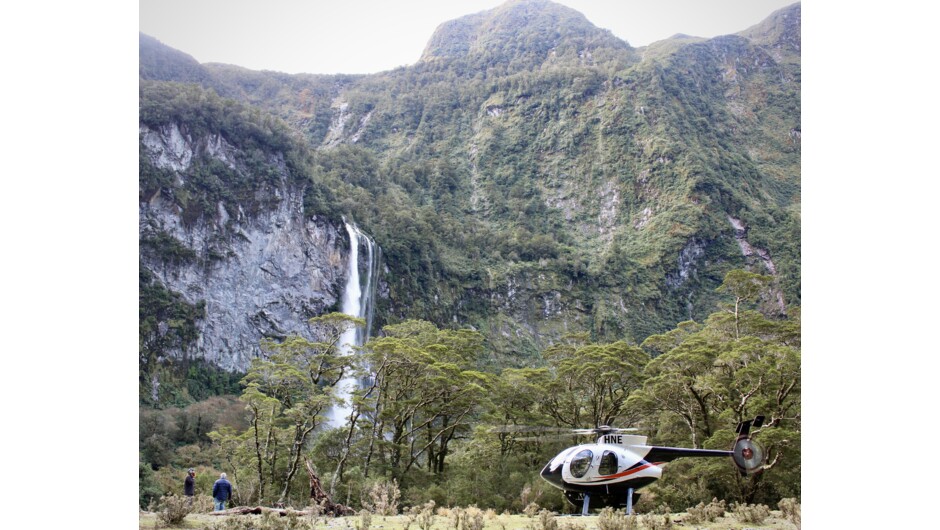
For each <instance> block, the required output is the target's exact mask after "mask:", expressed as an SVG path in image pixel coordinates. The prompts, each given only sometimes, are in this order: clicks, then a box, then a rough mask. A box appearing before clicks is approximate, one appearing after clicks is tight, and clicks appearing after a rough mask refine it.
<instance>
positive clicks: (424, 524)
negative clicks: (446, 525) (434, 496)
mask: <svg viewBox="0 0 940 530" xmlns="http://www.w3.org/2000/svg"><path fill="white" fill-rule="evenodd" d="M416 522H417V523H418V528H420V529H421V530H431V527H432V526H434V501H428V502H427V504H425V505H424V506H422V507H421V508H420V509H419V511H418V516H417V518H416Z"/></svg>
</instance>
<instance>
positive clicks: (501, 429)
mask: <svg viewBox="0 0 940 530" xmlns="http://www.w3.org/2000/svg"><path fill="white" fill-rule="evenodd" d="M490 432H493V433H517V432H521V433H527V432H551V433H556V432H571V429H570V428H568V427H548V426H542V425H494V426H493V427H490Z"/></svg>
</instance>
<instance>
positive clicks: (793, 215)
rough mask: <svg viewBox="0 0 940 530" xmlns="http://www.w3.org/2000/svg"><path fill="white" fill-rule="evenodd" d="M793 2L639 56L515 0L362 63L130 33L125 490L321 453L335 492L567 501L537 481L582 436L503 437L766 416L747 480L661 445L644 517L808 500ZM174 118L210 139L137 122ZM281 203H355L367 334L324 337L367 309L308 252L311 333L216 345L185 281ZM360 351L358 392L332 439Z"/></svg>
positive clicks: (672, 431)
mask: <svg viewBox="0 0 940 530" xmlns="http://www.w3.org/2000/svg"><path fill="white" fill-rule="evenodd" d="M799 22H800V6H799V4H795V5H793V6H791V7H789V8H786V9H783V10H781V11H778V12H777V13H774V14H773V15H771V17H769V18H768V19H767V20H766V21H764V22H763V23H761V24H759V25H757V26H755V27H753V28H750V29H748V30H746V31H742V32H741V33H738V34H736V35H728V36H724V37H718V38H715V39H707V40H706V39H697V38H691V37H685V36H677V37H674V38H671V39H668V40H666V41H662V42H658V43H654V44H652V45H650V46H648V47H644V48H638V49H637V48H632V47H630V46H629V44H627V43H626V42H624V41H621V40H620V39H617V38H616V37H614V36H613V35H612V34H610V32H609V31H606V30H601V29H599V28H597V27H595V26H593V25H592V24H590V22H588V21H587V20H586V19H585V18H584V17H583V16H582V15H580V14H579V13H577V12H575V11H573V10H570V9H568V8H565V7H563V6H559V5H557V4H554V3H551V2H547V1H544V0H513V1H510V2H507V3H506V4H504V5H503V6H500V7H498V8H496V9H494V10H491V11H488V12H483V13H479V14H477V15H471V16H468V17H464V18H461V19H458V20H455V21H451V22H448V23H445V24H442V25H441V26H440V27H439V28H438V30H437V31H436V32H435V34H434V35H433V36H431V38H430V41H429V43H428V45H427V48H426V50H425V52H424V54H423V56H422V58H421V60H419V61H418V62H417V63H416V64H414V65H411V66H408V67H402V68H398V69H395V70H392V71H388V72H382V73H377V74H372V75H362V76H345V75H335V76H327V75H287V74H280V73H277V72H267V71H265V72H255V71H250V70H246V69H243V68H240V67H237V66H231V65H220V64H210V65H203V64H199V63H198V62H196V61H195V60H193V59H192V58H191V57H189V56H187V55H185V54H184V53H182V52H180V51H177V50H173V49H171V48H168V47H166V46H164V45H163V44H161V43H159V42H158V41H156V40H155V39H152V38H150V37H148V36H146V35H143V34H141V36H140V108H139V121H140V126H141V145H140V165H139V197H138V200H139V203H140V204H141V212H142V213H141V228H140V273H139V301H140V305H139V311H140V328H139V344H140V348H139V358H140V374H139V375H140V378H139V381H140V503H141V506H142V507H144V506H147V505H149V504H150V503H151V502H152V501H154V500H155V499H158V498H159V497H160V496H162V495H164V494H166V493H170V492H176V491H177V490H179V489H180V488H181V484H182V479H183V476H184V474H185V472H184V470H185V469H186V468H189V467H195V468H197V470H198V473H197V485H198V487H199V489H200V491H203V492H207V491H208V490H209V489H210V487H211V483H212V481H213V480H214V478H215V477H217V476H218V473H219V472H221V471H225V472H227V473H228V474H229V477H230V479H233V483H234V484H235V497H234V499H233V500H234V502H235V503H236V504H240V505H245V504H268V505H273V504H276V503H279V502H283V503H287V504H291V505H294V506H303V505H305V503H306V502H307V501H308V500H309V499H308V498H307V497H306V496H308V495H309V485H308V483H307V478H306V473H307V467H306V465H307V463H309V464H310V465H312V466H313V468H314V469H316V470H317V472H318V473H319V475H320V477H321V479H322V480H323V482H324V485H325V486H326V487H327V488H328V490H329V491H330V492H331V493H332V494H333V495H334V497H335V499H337V500H338V501H339V502H343V503H345V504H347V505H350V506H353V507H354V508H362V507H366V508H368V506H367V504H368V499H369V495H368V494H367V492H369V491H372V490H374V489H375V488H389V487H394V488H397V489H399V490H400V492H401V496H402V497H401V498H402V502H403V504H404V505H406V506H417V505H421V504H424V503H425V502H427V501H428V500H434V501H435V502H436V503H437V504H438V505H444V506H454V505H461V506H466V505H470V504H476V505H477V506H479V507H481V508H493V509H495V510H512V511H521V510H523V509H525V508H526V507H527V505H528V504H529V503H530V502H533V501H534V502H536V503H538V504H539V505H540V506H543V507H546V508H549V509H553V510H556V511H561V510H566V509H568V508H566V507H565V505H564V502H563V497H562V495H561V494H560V492H559V491H558V490H555V489H553V488H551V486H549V485H548V484H547V483H545V482H543V481H541V480H539V479H538V471H539V469H540V468H541V467H542V466H544V464H545V462H547V461H548V460H549V459H550V458H551V457H553V456H554V455H555V454H557V452H558V451H560V450H561V449H562V448H564V447H567V446H568V445H573V444H574V443H575V442H580V441H584V440H577V439H574V438H572V439H571V440H567V441H539V440H528V439H520V438H525V437H524V436H519V435H515V434H512V433H509V432H494V430H493V427H497V426H507V425H516V426H531V427H571V428H575V427H593V426H598V425H615V426H631V427H637V428H638V429H640V432H641V433H642V434H644V435H648V436H650V437H651V440H652V441H653V442H654V443H656V444H659V445H674V446H683V447H696V448H718V449H727V448H728V447H730V445H731V442H732V441H733V439H734V437H735V435H734V432H733V429H734V427H735V425H736V424H737V423H738V422H739V421H742V420H744V419H746V418H750V417H753V416H754V415H757V414H761V415H764V416H766V417H767V418H768V420H767V422H766V423H765V424H764V426H763V427H762V428H761V429H760V430H759V432H758V433H757V434H756V438H757V440H759V441H760V443H762V444H763V445H764V447H765V448H766V449H767V453H768V460H767V464H766V468H767V469H766V470H765V472H764V473H762V474H759V475H753V476H749V477H740V476H739V475H737V474H736V473H735V472H734V470H733V468H732V466H731V464H730V463H729V462H727V461H725V460H723V459H722V460H720V461H718V460H710V459H703V460H702V461H697V460H694V459H684V460H679V461H677V462H675V463H672V464H670V465H669V466H668V467H667V468H666V472H665V473H664V476H663V478H662V479H661V480H660V481H659V482H657V483H656V484H654V485H652V486H650V487H648V488H645V489H644V490H643V493H644V497H643V498H642V501H641V502H642V503H644V504H642V505H641V506H639V508H641V509H652V508H653V507H654V506H659V505H662V504H665V505H667V506H669V507H671V508H672V509H675V510H682V509H685V508H687V507H689V506H694V505H695V504H697V503H699V502H709V501H710V500H711V499H712V498H715V497H717V498H722V499H727V500H729V501H738V502H748V503H765V504H773V503H776V502H777V501H779V500H780V499H783V498H792V497H796V498H799V496H800V316H799V315H800V311H799V305H800V302H801V298H800V297H801V295H800V285H801V284H800V144H799V138H800V25H799ZM176 134H178V136H179V137H180V138H182V140H181V141H180V143H179V144H178V145H186V146H189V145H192V146H201V147H199V148H198V149H197V148H195V147H194V148H193V149H192V157H191V159H188V158H187V159H186V163H175V162H174V163H168V162H167V161H166V157H165V156H164V155H165V153H163V152H160V151H158V150H156V148H155V145H156V144H155V143H154V142H153V141H152V138H154V137H160V138H170V137H173V135H176ZM148 135H149V136H148ZM145 137H146V138H145ZM174 138H175V137H174ZM183 151H185V149H183ZM181 152H182V151H181ZM290 200H296V202H297V203H298V204H299V208H300V211H301V212H302V216H303V218H304V220H305V221H306V222H307V223H308V226H307V228H306V230H307V231H308V232H309V231H310V230H312V229H311V228H310V226H313V225H316V226H317V227H318V228H317V229H318V230H319V229H320V228H323V227H326V228H323V230H324V231H325V232H324V233H331V232H329V230H330V229H331V228H330V227H333V228H332V229H333V230H335V227H341V226H342V224H343V223H344V221H346V220H354V221H355V223H356V224H357V225H358V226H359V227H361V228H362V229H363V230H364V231H365V232H367V233H368V234H370V235H371V237H373V238H374V240H375V243H376V244H377V245H379V246H380V247H381V251H382V264H381V265H382V266H381V271H382V272H381V278H379V279H377V280H376V281H379V282H381V283H380V289H379V291H380V293H379V294H380V296H378V298H377V300H376V303H377V306H376V308H375V320H374V322H373V323H372V327H373V330H374V332H373V333H372V335H373V336H372V338H371V340H370V341H369V342H367V343H366V344H364V345H363V346H362V348H361V352H360V353H359V354H358V355H355V356H351V357H346V356H343V355H341V354H340V350H339V348H338V342H339V340H340V336H341V335H342V333H343V331H344V330H345V329H346V328H347V327H349V326H362V325H363V324H364V323H363V322H361V321H359V320H358V319H355V318H352V317H347V316H344V315H341V314H340V313H339V310H340V309H339V306H338V300H336V299H337V298H338V293H337V290H338V289H339V288H340V287H341V284H339V283H338V279H335V278H333V277H332V276H330V275H329V274H327V273H324V274H323V276H324V278H326V279H324V280H323V282H322V283H323V284H324V287H323V289H322V290H323V292H325V293H327V294H326V295H324V297H323V298H322V299H317V300H313V299H311V300H303V301H301V302H299V307H301V308H302V310H300V313H299V316H300V317H301V318H302V320H303V321H305V322H306V323H307V324H306V326H305V327H298V328H296V329H283V327H281V326H279V325H278V322H277V321H276V319H275V318H274V317H272V316H271V313H269V312H265V311H261V310H259V311H258V312H256V313H253V314H251V315H245V317H246V321H247V322H249V324H250V325H251V326H254V327H255V328H257V329H259V330H261V331H260V332H259V334H260V335H261V337H262V338H261V339H260V340H259V341H257V345H256V346H257V347H258V348H259V351H260V352H261V354H260V355H258V356H257V357H255V358H253V359H251V360H250V363H245V364H243V365H238V364H237V363H234V362H229V363H227V364H226V363H218V362H214V361H212V360H210V357H209V356H208V355H206V352H205V351H204V350H200V348H204V347H205V346H204V345H205V335H206V326H205V322H206V321H207V320H208V319H209V318H210V317H211V315H212V312H213V311H216V310H217V305H218V304H219V303H220V302H219V300H218V299H212V297H210V296H209V295H207V294H206V292H207V289H209V287H207V285H208V282H207V281H206V280H205V279H206V278H211V277H213V275H218V272H217V271H218V270H220V269H221V268H224V267H230V265H229V264H230V263H233V262H235V261H237V259H238V258H239V256H238V255H237V253H238V250H237V249H238V248H239V247H238V245H244V244H247V243H245V241H248V240H249V239H250V238H251V237H252V236H250V235H246V232H245V230H244V229H243V227H245V226H247V225H248V220H252V219H259V218H264V217H265V216H270V215H271V214H270V212H273V211H276V210H278V209H279V208H283V207H284V204H286V203H288V202H290ZM155 205H156V206H155ZM157 207H159V208H162V209H159V210H158V208H157ZM153 212H158V213H153ZM166 212H171V213H170V214H167V213H166ZM145 213H146V215H145ZM161 216H162V217H161ZM168 217H172V219H171V221H172V222H166V219H167V218H168ZM277 223H281V221H277ZM169 226H172V227H173V229H172V230H171V229H170V228H168V227H169ZM278 226H280V225H278ZM348 245H349V243H348V242H345V241H337V242H336V247H335V250H331V251H332V252H334V256H333V258H331V259H332V261H331V262H330V263H333V265H335V263H334V262H335V261H337V260H338V259H340V258H339V257H337V256H340V255H341V254H339V253H342V252H347V251H348V250H349V249H348ZM331 248H332V247H331ZM303 252H305V253H306V252H308V250H304V251H303ZM305 259H306V260H307V261H308V262H313V261H314V259H313V258H312V257H310V256H306V258H305ZM197 273H198V276H196V274H197ZM197 277H198V278H199V279H195V278H197ZM169 278H176V279H178V280H179V282H178V283H177V284H175V285H177V287H172V286H171V285H170V284H169V283H168V281H167V280H168V279H169ZM184 280H185V281H184ZM179 285H182V286H184V287H186V288H180V287H179ZM276 288H277V287H276V286H272V287H271V289H272V290H274V289H276ZM330 296H333V298H330ZM331 300H336V302H335V303H332V302H331ZM212 353H213V355H215V357H214V359H216V360H218V359H219V358H220V357H221V358H225V357H226V356H227V355H230V354H231V352H227V351H217V352H212ZM239 354H240V355H242V356H243V357H244V356H245V352H239ZM350 371H352V372H353V373H355V374H356V375H357V377H358V378H359V380H360V381H364V382H367V384H364V385H363V386H362V387H361V388H360V390H358V391H357V392H356V394H355V395H354V396H353V397H352V399H351V400H350V406H351V407H352V410H353V415H352V417H351V418H350V419H349V421H347V422H346V424H345V426H343V427H340V428H336V429H329V428H326V422H325V417H326V413H327V411H329V410H330V409H331V408H332V407H333V405H334V404H335V402H336V400H337V399H339V398H338V396H337V394H336V392H335V387H336V385H337V383H338V381H339V379H340V377H341V376H343V375H348V373H349V372H350ZM523 492H525V493H524V494H523Z"/></svg>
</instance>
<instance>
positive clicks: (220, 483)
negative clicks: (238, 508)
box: [212, 473, 232, 512]
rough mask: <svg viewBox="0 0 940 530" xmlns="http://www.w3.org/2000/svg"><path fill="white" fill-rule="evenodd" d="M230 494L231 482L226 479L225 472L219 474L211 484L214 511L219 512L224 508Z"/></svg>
mask: <svg viewBox="0 0 940 530" xmlns="http://www.w3.org/2000/svg"><path fill="white" fill-rule="evenodd" d="M231 496H232V483H231V482H229V481H228V480H226V478H225V473H222V474H221V475H220V476H219V480H216V481H215V484H213V485H212V499H213V500H214V501H215V511H217V512H221V511H222V510H224V509H225V501H227V500H229V498H230V497H231Z"/></svg>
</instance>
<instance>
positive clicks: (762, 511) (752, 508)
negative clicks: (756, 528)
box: [731, 503, 770, 524]
mask: <svg viewBox="0 0 940 530" xmlns="http://www.w3.org/2000/svg"><path fill="white" fill-rule="evenodd" d="M731 512H732V513H733V514H734V517H735V519H737V520H738V521H741V522H742V523H753V524H761V523H763V522H764V519H766V518H767V517H769V516H770V508H768V507H767V506H765V505H763V504H739V503H734V504H732V505H731Z"/></svg>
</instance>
